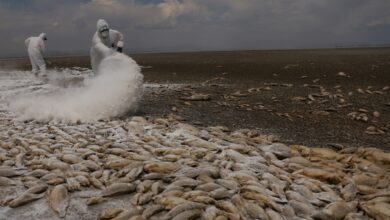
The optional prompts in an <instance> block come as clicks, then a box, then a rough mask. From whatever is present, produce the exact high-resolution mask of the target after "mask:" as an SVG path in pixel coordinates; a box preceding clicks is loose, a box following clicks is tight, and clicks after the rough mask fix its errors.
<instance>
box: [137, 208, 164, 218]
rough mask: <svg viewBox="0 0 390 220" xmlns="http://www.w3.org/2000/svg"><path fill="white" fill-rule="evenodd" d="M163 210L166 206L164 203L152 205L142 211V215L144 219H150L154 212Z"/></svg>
mask: <svg viewBox="0 0 390 220" xmlns="http://www.w3.org/2000/svg"><path fill="white" fill-rule="evenodd" d="M162 210H164V206H162V205H151V206H149V207H148V208H146V209H145V210H144V212H143V213H142V217H143V218H144V219H149V218H150V217H152V216H153V215H154V214H156V213H158V212H161V211H162Z"/></svg>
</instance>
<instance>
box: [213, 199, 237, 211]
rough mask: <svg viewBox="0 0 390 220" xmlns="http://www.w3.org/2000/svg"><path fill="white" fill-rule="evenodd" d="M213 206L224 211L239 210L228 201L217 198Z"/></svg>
mask: <svg viewBox="0 0 390 220" xmlns="http://www.w3.org/2000/svg"><path fill="white" fill-rule="evenodd" d="M215 206H216V207H217V208H219V209H221V210H224V211H226V212H230V213H239V210H238V209H237V207H236V206H235V205H234V204H233V203H232V202H230V201H226V200H219V201H216V202H215Z"/></svg>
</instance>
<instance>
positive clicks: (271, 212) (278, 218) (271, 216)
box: [265, 208, 286, 220]
mask: <svg viewBox="0 0 390 220" xmlns="http://www.w3.org/2000/svg"><path fill="white" fill-rule="evenodd" d="M265 212H266V213H267V215H268V217H269V219H272V220H286V219H285V218H283V217H282V216H281V215H280V214H279V213H277V212H275V211H274V210H272V209H270V208H267V209H266V210H265Z"/></svg>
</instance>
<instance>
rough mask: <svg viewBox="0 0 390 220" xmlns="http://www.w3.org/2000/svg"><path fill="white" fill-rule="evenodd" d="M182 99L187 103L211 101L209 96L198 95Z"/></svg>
mask: <svg viewBox="0 0 390 220" xmlns="http://www.w3.org/2000/svg"><path fill="white" fill-rule="evenodd" d="M181 99H182V100H187V101H210V100H211V96H210V95H208V94H200V93H197V94H193V95H191V96H188V97H181Z"/></svg>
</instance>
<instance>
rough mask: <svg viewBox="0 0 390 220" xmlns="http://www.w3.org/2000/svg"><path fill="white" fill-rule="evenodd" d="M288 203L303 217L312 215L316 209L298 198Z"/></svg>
mask: <svg viewBox="0 0 390 220" xmlns="http://www.w3.org/2000/svg"><path fill="white" fill-rule="evenodd" d="M288 204H289V205H290V206H291V207H292V208H293V209H294V212H295V214H296V215H297V216H299V217H302V218H305V217H309V216H311V215H312V214H313V213H314V211H315V210H314V208H313V207H312V206H310V205H309V204H307V203H303V202H299V201H296V200H290V201H289V202H288Z"/></svg>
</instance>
